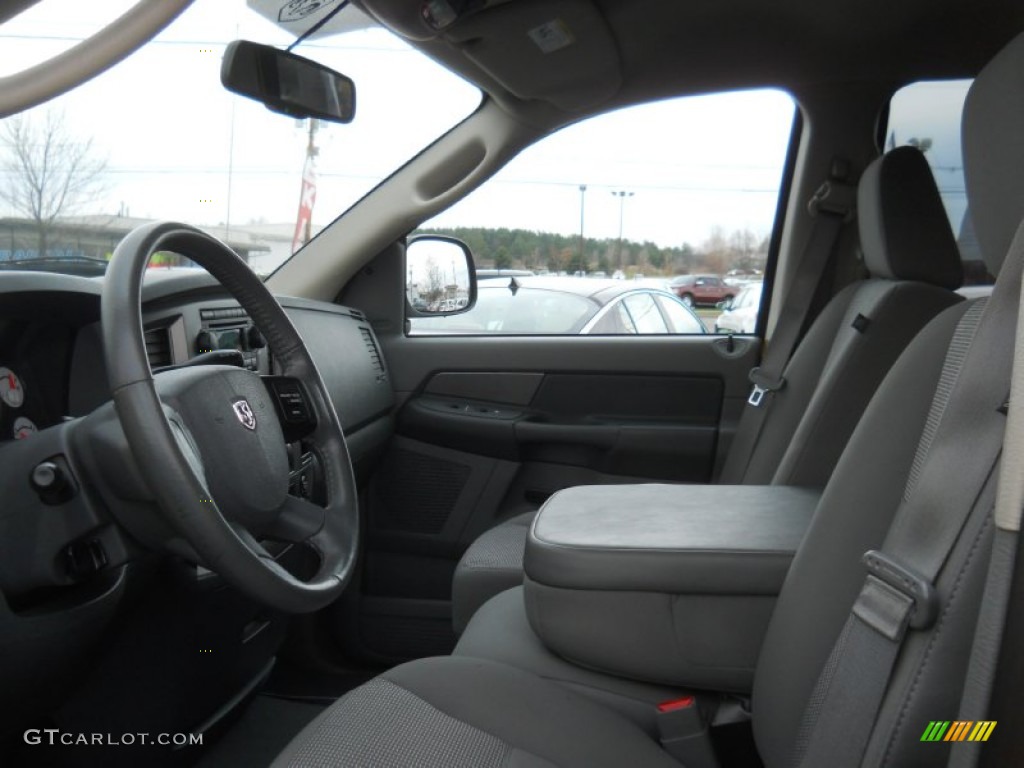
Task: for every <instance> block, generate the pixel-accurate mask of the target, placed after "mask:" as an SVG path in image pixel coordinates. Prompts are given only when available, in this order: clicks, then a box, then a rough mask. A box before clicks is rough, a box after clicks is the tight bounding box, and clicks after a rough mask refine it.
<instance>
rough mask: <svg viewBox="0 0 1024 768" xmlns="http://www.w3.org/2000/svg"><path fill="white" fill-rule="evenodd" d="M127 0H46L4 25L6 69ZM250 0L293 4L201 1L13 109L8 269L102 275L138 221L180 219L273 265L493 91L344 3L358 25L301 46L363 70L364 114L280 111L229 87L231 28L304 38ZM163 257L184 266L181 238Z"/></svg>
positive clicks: (8, 140)
mask: <svg viewBox="0 0 1024 768" xmlns="http://www.w3.org/2000/svg"><path fill="white" fill-rule="evenodd" d="M131 5H133V3H132V2H128V1H127V0H120V1H113V0H107V1H106V2H91V3H82V2H81V1H80V0H43V2H40V3H38V4H37V5H35V6H33V7H32V8H30V9H29V10H28V11H26V12H24V13H22V14H21V15H19V16H17V17H15V18H14V19H12V20H11V21H9V22H8V23H6V24H4V25H3V26H0V74H10V73H13V72H16V71H18V70H21V69H24V68H25V67H26V66H29V65H31V64H33V63H36V62H38V61H42V60H45V59H48V58H50V57H52V56H53V55H55V54H57V53H59V52H60V51H62V50H65V49H67V48H70V47H71V46H72V45H74V44H75V43H77V42H79V41H80V40H82V39H84V38H85V37H87V36H88V35H89V34H91V33H92V32H93V31H95V30H96V29H98V28H100V27H101V26H103V25H104V24H106V23H107V22H108V21H109V20H111V19H113V18H115V17H116V16H118V15H119V14H120V13H122V12H123V11H124V10H126V9H127V8H128V7H130V6H131ZM249 5H255V6H266V7H268V8H269V7H273V8H277V6H279V5H281V4H280V3H278V4H276V5H275V4H274V3H267V2H263V0H250V3H249V4H248V5H247V3H246V2H245V0H197V2H195V3H194V4H193V5H192V6H191V7H190V8H189V9H188V10H187V11H185V13H183V14H182V15H181V17H179V18H178V19H177V20H176V21H175V22H174V23H173V24H171V26H169V27H168V28H167V29H166V30H164V32H163V33H161V34H160V35H159V36H158V37H157V38H156V39H155V40H154V41H152V42H151V43H149V44H148V45H146V46H145V47H144V48H142V49H141V50H140V51H138V52H137V53H135V54H134V55H133V56H130V57H129V58H128V59H126V60H125V61H123V62H121V63H120V64H119V65H117V66H115V67H114V68H113V69H111V70H110V71H108V72H106V73H104V74H102V75H100V76H99V77H97V78H95V79H94V80H92V81H90V82H88V83H86V84H85V85H83V86H81V87H79V88H77V89H75V90H74V91H72V92H70V93H68V94H65V95H64V96H62V97H60V98H58V99H54V100H53V101H51V102H49V103H47V104H44V105H42V106H39V107H36V108H35V109H32V110H28V111H26V112H24V113H22V114H20V115H17V116H14V117H11V118H7V119H5V120H2V121H0V176H2V179H0V268H7V269H10V268H31V269H44V270H49V271H61V272H68V273H73V274H92V275H95V274H102V272H103V269H104V266H105V262H106V260H107V259H109V258H110V255H111V253H112V252H113V250H114V247H115V246H116V245H117V243H118V242H119V241H120V239H121V238H122V237H123V236H124V235H125V234H126V233H127V232H128V231H130V230H131V229H132V228H134V227H135V226H137V225H139V224H141V223H143V222H145V221H149V220H154V219H170V220H177V221H184V222H188V223H190V224H195V225H197V226H200V227H202V228H204V229H206V230H207V231H209V232H210V233H211V234H213V235H215V236H217V237H219V238H221V239H223V240H225V241H227V242H228V243H229V245H231V246H232V247H233V248H234V249H235V250H236V251H237V252H238V253H239V254H240V255H241V256H242V257H243V258H244V259H245V260H246V261H247V262H248V263H249V264H250V266H252V268H253V269H254V270H255V271H256V272H257V273H258V274H261V275H267V274H269V273H270V272H272V271H273V270H274V269H276V268H277V267H278V266H280V264H281V263H283V262H284V261H285V260H286V259H288V258H289V257H290V256H291V255H292V253H293V252H294V250H295V249H297V248H299V247H301V246H302V245H303V244H304V243H305V242H306V241H307V240H308V239H309V238H310V237H312V236H315V235H316V233H317V232H318V231H319V230H320V229H322V228H323V226H325V225H326V224H328V223H329V222H331V221H332V220H333V219H335V218H336V217H337V216H338V215H340V214H341V213H343V212H344V211H345V210H347V209H348V208H349V207H350V206H352V205H353V204H354V203H355V202H356V201H357V200H359V199H360V198H361V197H362V196H363V195H365V194H366V193H367V192H368V191H369V190H371V189H372V188H373V187H374V186H376V185H377V184H378V183H379V182H381V181H382V180H383V179H385V178H387V177H388V176H389V175H390V174H391V173H392V172H393V171H394V170H395V169H397V168H398V167H400V166H401V165H402V164H404V163H405V162H406V161H407V160H408V159H409V158H410V157H412V156H413V155H415V154H416V153H417V152H419V151H420V150H421V149H423V147H425V146H426V145H428V144H429V143H430V142H432V141H433V140H435V139H436V138H437V137H438V136H440V135H441V134H442V133H444V132H445V131H447V130H448V129H450V128H451V127H452V126H453V125H455V124H456V123H458V122H459V121H461V120H462V119H464V118H465V117H466V116H467V115H468V114H469V113H470V112H472V111H473V110H474V109H475V108H476V107H477V106H478V105H479V103H480V99H481V93H480V91H479V90H478V89H476V88H475V87H473V86H471V85H470V84H468V83H466V82H464V81H462V80H460V79H459V78H457V77H456V76H455V75H453V74H451V73H450V72H448V71H447V70H445V69H443V68H442V67H440V66H439V65H437V64H435V63H434V62H432V61H431V60H430V59H428V58H426V57H425V56H423V55H422V54H420V53H419V52H417V51H415V50H413V49H412V48H410V47H409V46H408V45H407V44H405V43H404V42H403V41H401V40H399V39H398V38H396V37H395V36H394V35H392V34H391V33H389V32H387V31H386V30H384V29H382V28H381V27H379V26H375V25H370V26H367V24H368V20H367V19H366V17H365V16H362V15H361V14H359V13H358V12H356V11H352V10H351V9H349V8H346V9H345V10H343V11H342V12H341V13H340V14H339V15H338V17H337V18H338V19H344V18H345V16H346V14H353V15H354V16H355V18H354V20H352V21H351V22H349V23H348V26H349V27H352V26H355V27H361V28H357V29H354V30H352V31H347V32H345V33H343V34H333V35H327V36H322V37H314V38H313V39H311V40H310V41H308V42H304V43H302V44H301V45H299V46H298V48H297V49H296V53H299V54H301V55H304V56H306V57H308V58H311V59H314V60H316V61H319V62H322V63H324V64H326V65H327V66H330V67H332V68H334V69H336V70H337V71H339V72H342V73H344V74H346V75H348V76H349V77H351V78H352V79H353V80H354V81H355V84H356V91H357V96H356V103H357V108H356V116H355V120H354V121H353V122H352V123H350V124H348V125H339V124H333V123H324V122H317V121H310V120H303V121H296V120H294V119H293V118H289V117H286V116H284V115H280V114H277V113H274V112H270V111H269V110H267V109H266V108H265V107H264V106H263V105H261V104H259V103H257V102H255V101H250V100H248V99H245V98H243V97H240V96H236V95H233V94H230V93H228V92H227V91H226V90H224V88H223V87H222V86H221V85H220V64H221V57H222V55H223V53H224V48H225V46H226V45H227V44H228V43H229V42H231V41H232V40H235V39H239V38H243V39H250V40H254V41H257V42H260V43H267V44H271V45H274V46H277V47H279V48H284V47H286V46H287V45H289V44H290V43H291V42H293V41H294V35H292V34H290V33H289V32H287V31H285V30H284V29H282V28H280V27H279V26H278V25H277V24H275V23H273V22H272V21H271V20H270V19H268V18H266V17H265V16H263V15H260V14H259V13H257V11H256V10H254V9H253V8H251V7H249ZM289 5H293V4H289ZM323 5H324V4H323V3H318V4H314V6H315V7H321V6H323ZM311 7H313V6H311ZM275 13H276V11H275ZM44 168H46V169H48V170H47V172H46V173H42V172H41V169H44ZM300 197H301V198H302V201H303V203H304V204H306V205H307V206H309V205H311V207H312V219H311V221H310V224H309V225H308V226H303V225H302V223H301V222H299V218H300V216H299V212H300ZM153 261H154V263H153V264H151V266H161V267H171V268H175V267H177V268H183V267H187V266H189V264H188V263H187V262H185V261H184V260H182V259H180V258H179V257H177V256H176V255H174V254H158V255H157V257H155V258H154V260H153ZM18 262H20V263H18Z"/></svg>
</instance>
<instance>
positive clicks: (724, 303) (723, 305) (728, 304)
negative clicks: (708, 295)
mask: <svg viewBox="0 0 1024 768" xmlns="http://www.w3.org/2000/svg"><path fill="white" fill-rule="evenodd" d="M715 306H716V307H718V308H719V309H720V310H722V311H723V312H728V311H729V310H730V309H732V296H730V297H729V298H727V299H722V300H721V301H720V302H718V303H717V304H715Z"/></svg>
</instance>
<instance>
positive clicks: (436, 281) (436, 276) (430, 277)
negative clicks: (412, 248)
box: [425, 256, 445, 304]
mask: <svg viewBox="0 0 1024 768" xmlns="http://www.w3.org/2000/svg"><path fill="white" fill-rule="evenodd" d="M444 294H445V288H444V272H442V271H441V268H440V267H439V266H437V262H436V261H434V257H433V256H429V257H427V290H426V294H425V295H426V300H427V302H428V303H430V304H434V303H436V302H438V301H440V300H441V299H442V298H444Z"/></svg>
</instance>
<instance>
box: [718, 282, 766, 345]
mask: <svg viewBox="0 0 1024 768" xmlns="http://www.w3.org/2000/svg"><path fill="white" fill-rule="evenodd" d="M763 287H764V283H750V284H749V285H745V286H744V287H743V289H742V290H741V291H740V292H739V293H738V294H737V295H736V298H735V299H733V300H732V301H731V302H728V301H727V302H723V303H724V304H725V305H726V309H725V311H724V312H723V313H722V314H721V315H719V316H718V317H717V318H715V333H753V332H754V329H755V327H756V326H757V314H758V312H759V311H760V309H761V289H762V288H763Z"/></svg>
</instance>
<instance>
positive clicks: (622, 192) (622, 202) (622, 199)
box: [612, 189, 636, 269]
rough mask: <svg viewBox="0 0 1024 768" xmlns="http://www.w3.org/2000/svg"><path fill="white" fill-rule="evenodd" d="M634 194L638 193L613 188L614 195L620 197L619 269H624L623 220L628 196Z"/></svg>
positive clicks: (616, 262)
mask: <svg viewBox="0 0 1024 768" xmlns="http://www.w3.org/2000/svg"><path fill="white" fill-rule="evenodd" d="M634 194H636V193H635V192H627V191H626V190H624V189H618V190H612V195H613V196H614V197H617V198H619V242H618V245H617V246H616V248H615V264H616V266H617V267H618V268H619V269H622V220H623V216H624V215H625V208H626V198H627V197H632V196H633V195H634Z"/></svg>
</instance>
